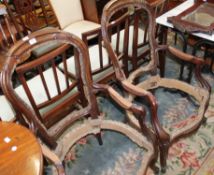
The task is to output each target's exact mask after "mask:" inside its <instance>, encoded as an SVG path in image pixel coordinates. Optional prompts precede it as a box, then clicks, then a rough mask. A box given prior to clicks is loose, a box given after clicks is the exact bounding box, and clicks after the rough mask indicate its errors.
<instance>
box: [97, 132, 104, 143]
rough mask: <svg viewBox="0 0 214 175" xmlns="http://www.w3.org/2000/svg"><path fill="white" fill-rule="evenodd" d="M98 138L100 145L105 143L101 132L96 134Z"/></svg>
mask: <svg viewBox="0 0 214 175" xmlns="http://www.w3.org/2000/svg"><path fill="white" fill-rule="evenodd" d="M96 138H97V141H98V143H99V145H103V140H102V136H101V132H100V133H98V134H96Z"/></svg>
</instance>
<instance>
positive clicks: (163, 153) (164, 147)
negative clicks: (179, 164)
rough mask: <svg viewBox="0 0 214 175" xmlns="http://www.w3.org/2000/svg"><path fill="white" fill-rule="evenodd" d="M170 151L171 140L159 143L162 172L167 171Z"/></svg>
mask: <svg viewBox="0 0 214 175" xmlns="http://www.w3.org/2000/svg"><path fill="white" fill-rule="evenodd" d="M168 151H169V142H163V143H161V144H160V145H159V152H160V165H161V172H162V173H165V172H166V161H167V157H168Z"/></svg>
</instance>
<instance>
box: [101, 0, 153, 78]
mask: <svg viewBox="0 0 214 175" xmlns="http://www.w3.org/2000/svg"><path fill="white" fill-rule="evenodd" d="M123 9H127V10H128V12H129V16H130V20H132V21H131V22H129V24H133V28H134V29H133V32H129V31H130V30H129V26H130V25H129V24H128V25H126V26H125V27H124V30H125V31H124V37H125V39H124V42H123V43H122V44H123V45H124V54H125V55H126V53H125V52H126V50H128V47H129V46H128V44H129V38H130V36H129V35H133V37H131V38H133V45H132V49H133V52H136V53H137V52H138V49H139V48H140V47H141V46H142V45H143V42H144V41H143V42H142V43H141V42H140V39H138V37H141V36H140V34H141V33H140V32H139V29H140V28H142V23H141V22H142V21H143V23H144V24H145V26H146V27H147V26H148V30H147V32H148V42H149V49H150V51H149V52H150V63H149V64H148V65H147V67H148V68H147V69H148V70H149V69H155V70H156V67H157V59H155V49H156V47H155V46H156V45H157V44H156V41H155V23H154V14H153V13H152V9H151V7H150V6H149V5H148V4H147V3H146V2H145V3H142V1H141V0H137V1H134V2H133V1H132V0H124V1H123V2H121V1H118V0H113V1H111V2H110V3H108V4H107V5H106V6H105V8H104V11H103V15H102V19H101V26H102V35H103V40H104V43H105V47H106V49H107V50H108V53H109V56H110V58H111V61H112V64H113V65H114V68H115V73H116V77H117V79H119V80H123V79H125V74H124V73H123V70H122V69H121V68H120V66H119V62H118V59H117V55H116V54H115V52H114V50H113V47H112V43H111V39H110V38H109V31H108V28H109V26H110V24H111V20H112V17H113V15H114V14H115V13H116V12H118V11H121V10H123ZM142 13H144V14H145V16H146V18H147V20H146V22H145V21H144V20H141V19H140V18H141V16H142V15H144V14H142ZM134 14H139V15H136V16H135V17H133V15H134ZM140 15H141V16H140ZM143 17H144V16H142V18H143ZM143 30H144V29H142V31H143ZM142 55H143V54H142ZM155 70H154V71H155Z"/></svg>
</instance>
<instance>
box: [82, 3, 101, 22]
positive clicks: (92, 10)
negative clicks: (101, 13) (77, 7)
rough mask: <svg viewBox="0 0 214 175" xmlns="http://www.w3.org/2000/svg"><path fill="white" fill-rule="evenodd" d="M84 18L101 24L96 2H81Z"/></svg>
mask: <svg viewBox="0 0 214 175" xmlns="http://www.w3.org/2000/svg"><path fill="white" fill-rule="evenodd" d="M81 4H82V8H83V14H84V18H85V19H86V20H89V21H93V22H96V23H99V18H98V13H97V6H96V0H81Z"/></svg>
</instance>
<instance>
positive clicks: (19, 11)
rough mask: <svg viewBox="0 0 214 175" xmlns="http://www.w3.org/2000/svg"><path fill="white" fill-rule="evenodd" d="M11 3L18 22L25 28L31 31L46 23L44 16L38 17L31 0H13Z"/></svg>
mask: <svg viewBox="0 0 214 175" xmlns="http://www.w3.org/2000/svg"><path fill="white" fill-rule="evenodd" d="M13 5H14V7H15V12H16V15H17V18H18V19H19V23H20V24H21V25H22V26H24V27H25V30H28V31H31V32H33V31H36V30H39V29H42V28H44V27H46V26H47V25H48V24H47V21H46V20H45V18H40V17H39V14H38V12H37V11H36V8H35V7H34V4H33V1H32V0H23V1H19V0H14V1H13Z"/></svg>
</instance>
